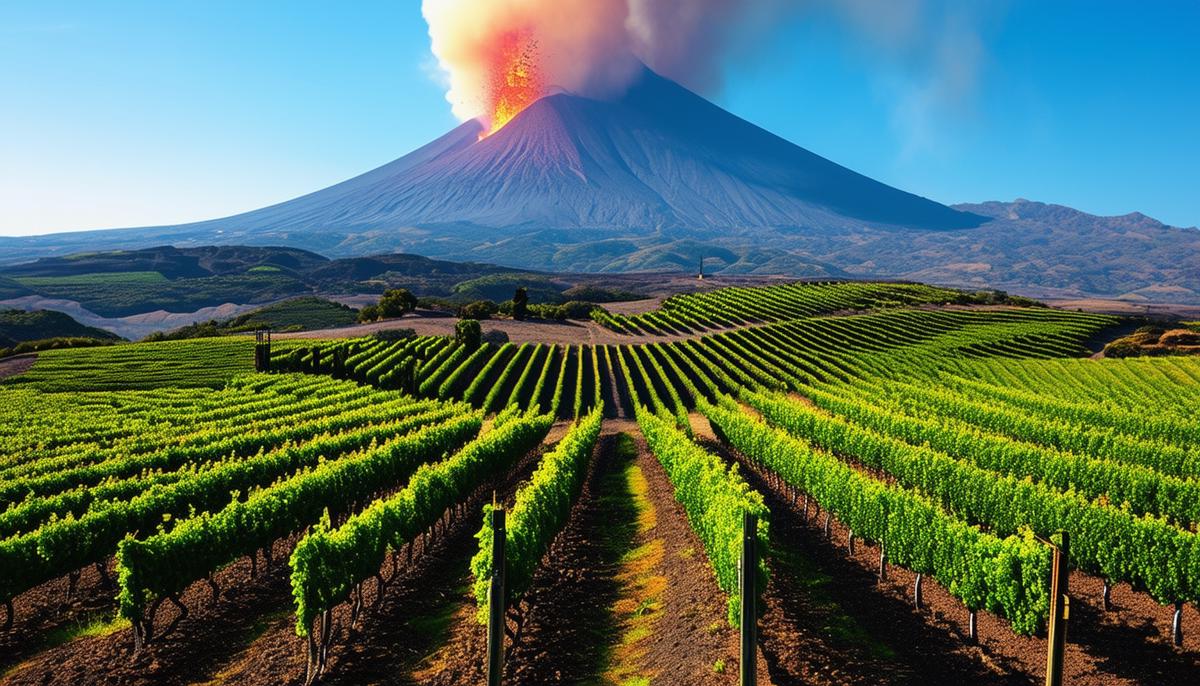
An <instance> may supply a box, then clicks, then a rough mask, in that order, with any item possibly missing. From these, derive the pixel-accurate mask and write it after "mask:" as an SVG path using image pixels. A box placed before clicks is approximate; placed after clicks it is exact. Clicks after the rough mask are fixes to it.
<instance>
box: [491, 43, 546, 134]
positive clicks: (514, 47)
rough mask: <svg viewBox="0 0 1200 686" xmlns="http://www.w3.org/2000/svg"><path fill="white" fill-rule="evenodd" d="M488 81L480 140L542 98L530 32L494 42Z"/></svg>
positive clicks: (540, 79)
mask: <svg viewBox="0 0 1200 686" xmlns="http://www.w3.org/2000/svg"><path fill="white" fill-rule="evenodd" d="M492 54H493V55H494V57H493V58H492V65H491V70H490V71H491V80H490V82H489V83H488V85H487V93H486V96H485V97H486V102H487V104H488V111H489V114H488V115H486V116H485V119H486V120H487V121H486V122H485V123H486V124H487V127H488V129H487V131H485V132H483V133H481V134H479V139H480V140H483V139H484V138H487V137H488V136H490V135H492V134H493V133H495V132H497V131H499V130H500V129H501V128H503V127H504V125H505V124H507V123H508V122H510V121H512V118H513V117H515V116H517V115H518V114H520V113H521V110H523V109H525V108H526V107H529V106H530V105H532V104H533V102H534V101H535V100H537V99H538V98H540V97H542V95H544V85H543V83H542V77H541V72H540V71H538V65H537V41H536V40H534V39H533V32H532V31H528V30H524V31H509V32H506V33H503V34H501V35H500V36H498V37H497V39H496V49H495V51H494V52H493V53H492Z"/></svg>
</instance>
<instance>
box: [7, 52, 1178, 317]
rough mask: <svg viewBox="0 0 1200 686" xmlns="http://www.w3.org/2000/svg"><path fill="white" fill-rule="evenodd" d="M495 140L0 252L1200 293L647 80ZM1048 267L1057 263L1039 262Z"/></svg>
mask: <svg viewBox="0 0 1200 686" xmlns="http://www.w3.org/2000/svg"><path fill="white" fill-rule="evenodd" d="M482 133H484V126H483V125H482V124H481V123H479V122H478V121H475V120H471V121H468V122H466V123H464V124H462V125H460V126H458V127H457V128H455V129H454V130H452V131H450V132H449V133H447V134H446V135H444V136H442V137H441V138H438V139H437V140H434V141H433V142H431V143H429V144H427V145H425V146H424V147H422V148H419V149H418V150H416V151H414V152H412V153H410V154H408V155H405V156H404V157H401V158H400V159H398V160H395V161H394V162H391V163H388V164H386V165H384V166H382V167H379V168H378V169H375V170H372V171H370V172H367V173H365V174H363V175H361V176H358V177H355V178H353V179H350V180H348V181H345V182H343V183H340V184H337V185H335V186H331V187H329V188H326V189H324V190H320V191H317V192H315V193H311V194H309V195H305V196H302V197H299V198H296V199H294V200H289V201H287V202H283V203H280V204H277V205H273V206H270V207H266V208H263V209H260V210H255V211H252V212H247V213H245V214H240V215H236V216H232V217H226V218H223V219H215V220H210V221H203V222H198V223H193V224H184V225H177V226H165V227H153V228H140V229H120V230H109V231H93V232H86V233H84V232H77V233H69V234H57V235H51V236H40V237H31V238H18V239H0V247H4V248H7V249H8V250H7V252H8V253H9V256H10V257H9V258H8V259H6V260H5V261H10V262H11V261H14V260H16V259H29V258H33V257H40V256H47V255H61V254H65V253H68V252H74V251H79V250H97V249H113V248H140V247H147V246H151V245H161V244H164V243H170V244H174V245H177V246H197V245H213V244H224V245H230V244H243V245H284V246H291V247H298V248H305V249H309V250H314V251H317V252H321V253H325V254H327V255H330V256H356V255H365V254H372V253H381V252H393V251H406V252H414V253H419V254H422V255H426V256H429V257H436V258H442V259H451V260H470V261H487V262H495V263H499V264H503V265H506V266H513V267H520V268H531V269H553V270H559V271H568V270H569V271H623V270H644V269H672V268H683V269H688V270H691V269H694V268H695V267H696V265H697V263H698V261H699V258H700V257H701V256H702V255H703V256H706V257H708V258H710V260H711V261H710V262H709V266H708V268H709V269H711V270H713V271H721V270H727V271H731V272H742V273H745V272H758V273H776V274H791V275H796V276H835V277H844V276H864V277H865V276H870V277H889V278H910V277H916V276H919V278H921V279H924V280H926V281H932V282H940V283H946V284H951V285H968V286H970V285H990V286H999V287H1006V288H1016V289H1024V290H1026V291H1029V290H1030V289H1031V288H1032V289H1034V290H1036V291H1038V292H1040V293H1045V292H1048V291H1053V292H1062V293H1088V294H1105V295H1120V294H1123V293H1125V292H1128V291H1132V290H1136V289H1138V288H1144V287H1148V286H1160V285H1162V284H1163V283H1164V281H1163V279H1164V278H1165V279H1166V280H1167V282H1168V283H1170V285H1172V286H1173V287H1175V286H1177V287H1179V288H1182V289H1183V291H1178V292H1179V293H1182V294H1183V295H1185V296H1186V295H1187V294H1188V293H1191V292H1194V291H1196V290H1198V289H1200V284H1194V283H1191V282H1192V281H1196V280H1197V279H1198V278H1200V277H1197V275H1195V274H1192V275H1190V276H1188V275H1186V274H1175V275H1174V276H1168V275H1166V274H1165V270H1167V269H1168V267H1167V266H1166V265H1164V264H1158V263H1157V262H1152V263H1146V262H1145V258H1146V257H1147V255H1146V252H1145V245H1144V243H1141V242H1139V241H1137V240H1131V237H1130V236H1129V235H1128V234H1130V233H1131V232H1136V233H1137V234H1138V235H1144V234H1145V232H1147V231H1150V232H1152V233H1156V234H1162V236H1161V237H1156V240H1155V245H1156V246H1161V247H1163V249H1164V251H1165V252H1164V253H1163V254H1164V258H1165V256H1166V255H1168V254H1172V253H1174V254H1178V253H1179V251H1183V252H1184V254H1187V253H1191V254H1193V255H1197V256H1200V233H1197V232H1195V231H1186V230H1177V229H1171V228H1170V227H1165V226H1162V225H1161V224H1158V223H1157V222H1153V221H1152V220H1149V223H1150V224H1151V226H1148V225H1147V218H1145V217H1141V216H1140V215H1139V216H1138V217H1137V218H1131V219H1130V221H1129V222H1124V221H1123V219H1124V218H1109V219H1106V218H1098V217H1091V216H1090V215H1084V214H1082V213H1075V215H1077V216H1073V218H1072V221H1071V222H1060V221H1055V222H1053V223H1049V222H1046V223H1043V222H1040V221H1038V220H1033V221H1030V216H1031V213H1030V212H1028V211H1027V210H1028V209H1029V208H1028V205H1029V204H1028V203H1027V204H1026V205H1024V206H1022V208H1023V209H1024V210H1026V211H1024V212H1018V211H1017V209H1016V208H1015V206H1014V208H1010V210H1007V211H1006V210H1004V209H1003V208H1001V209H1000V210H999V211H998V210H997V208H996V207H993V206H986V207H985V206H971V207H965V206H964V207H961V208H960V209H955V208H951V207H947V206H945V205H942V204H939V203H937V202H934V201H932V200H928V199H925V198H922V197H919V196H916V195H913V194H911V193H906V192H904V191H901V190H898V189H896V188H892V187H890V186H887V185H885V184H882V183H879V182H877V181H874V180H872V179H870V178H867V177H865V176H863V175H861V174H858V173H855V172H853V171H851V170H849V169H846V168H845V167H842V166H839V165H837V164H835V163H833V162H831V161H829V160H826V159H824V158H822V157H820V156H818V155H815V154H813V153H811V152H809V151H807V150H805V149H803V148H801V147H799V146H797V145H795V144H793V143H790V142H788V141H786V140H784V139H782V138H780V137H778V136H775V135H774V134H771V133H769V132H767V131H765V130H763V129H761V128H759V127H757V126H754V125H752V124H750V123H748V122H746V121H744V120H742V119H740V118H738V117H736V116H735V115H733V114H731V113H729V112H726V111H725V110H723V109H721V108H719V107H717V106H716V105H713V104H712V103H710V102H708V101H707V100H705V99H704V98H702V97H700V96H698V95H696V94H694V93H692V92H690V91H688V90H687V89H685V88H683V87H681V86H679V85H678V84H676V83H674V82H672V81H670V80H667V79H665V78H662V77H660V76H658V75H657V74H655V73H653V72H652V71H650V70H649V69H643V70H642V72H641V73H640V75H639V77H638V78H637V79H635V80H634V82H633V83H632V85H630V87H629V88H628V89H627V90H626V91H625V92H624V93H623V94H622V95H621V96H619V97H616V98H614V99H610V100H598V99H592V98H586V97H582V96H579V95H574V94H571V93H566V92H559V93H555V94H552V95H548V96H546V97H543V98H541V99H539V100H537V101H536V102H534V103H532V104H531V105H530V106H528V107H527V108H525V109H524V110H523V111H521V112H520V113H519V114H517V115H516V116H515V117H514V118H513V119H512V120H511V121H509V122H508V124H507V125H505V126H503V128H500V129H499V130H497V131H495V132H494V133H492V134H491V135H488V136H486V137H481V134H482ZM1063 209H1065V208H1063ZM967 210H973V211H967ZM976 212H978V213H976ZM1038 216H1053V217H1058V218H1059V219H1061V217H1062V215H1061V213H1038ZM1135 219H1136V221H1135ZM1093 220H1094V221H1093ZM1127 224H1128V226H1126V225H1127ZM1063 241H1070V242H1071V243H1072V247H1071V248H1070V249H1069V250H1064V249H1063V243H1062V242H1063ZM1080 243H1087V244H1088V245H1089V246H1094V247H1086V248H1084V247H1080V246H1079V245H1077V244H1080ZM1126 244H1127V245H1126ZM1097 256H1100V257H1098V258H1097ZM1043 258H1051V259H1053V260H1054V268H1053V269H1049V270H1047V269H1044V268H1038V267H1037V264H1038V263H1039V261H1041V260H1042V259H1043ZM1152 259H1153V258H1152ZM1173 259H1174V258H1173ZM1097 260H1098V261H1097ZM1185 281H1186V283H1184V282H1185ZM1188 297H1190V296H1188Z"/></svg>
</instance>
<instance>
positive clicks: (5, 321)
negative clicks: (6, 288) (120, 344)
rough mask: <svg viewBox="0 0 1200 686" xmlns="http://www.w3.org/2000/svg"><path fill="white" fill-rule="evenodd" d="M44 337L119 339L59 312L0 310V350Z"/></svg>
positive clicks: (108, 332)
mask: <svg viewBox="0 0 1200 686" xmlns="http://www.w3.org/2000/svg"><path fill="white" fill-rule="evenodd" d="M48 338H98V339H101V340H120V336H118V335H116V334H114V333H112V332H110V331H105V330H104V329H97V328H94V327H91V326H84V325H83V324H80V323H79V322H77V321H75V320H74V319H72V318H71V317H70V315H66V314H63V313H62V312H54V311H51V310H34V311H32V312H27V311H25V310H0V348H10V347H12V346H14V345H16V344H18V343H23V342H26V341H40V340H45V339H48Z"/></svg>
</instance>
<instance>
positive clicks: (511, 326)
mask: <svg viewBox="0 0 1200 686" xmlns="http://www.w3.org/2000/svg"><path fill="white" fill-rule="evenodd" d="M638 302H642V301H638ZM457 323H458V319H457V318H455V317H450V316H446V315H445V313H432V312H426V311H419V312H417V313H416V314H408V315H405V316H403V317H400V318H398V319H389V320H387V321H382V322H373V323H371V324H357V325H355V326H346V327H340V328H336V329H320V330H317V331H297V332H294V333H278V334H274V337H275V338H277V339H288V338H303V339H309V338H311V339H326V338H352V337H355V336H367V335H370V334H373V333H376V332H378V331H389V330H393V329H412V330H413V331H415V332H417V334H418V335H422V336H453V335H454V325H455V324H457ZM479 324H480V326H481V327H482V329H483V333H484V334H488V333H490V332H493V331H501V332H503V333H504V334H505V335H507V336H508V339H509V340H510V341H512V342H513V343H557V344H559V345H576V344H591V345H617V344H622V343H626V344H632V343H669V342H671V341H677V340H680V339H682V338H688V337H694V336H696V335H697V334H687V335H685V334H670V335H662V334H642V335H637V336H633V335H630V334H622V333H617V332H616V331H612V330H611V329H606V328H604V327H603V326H600V325H599V324H597V323H596V322H592V321H582V320H568V321H563V322H559V321H550V320H525V321H516V320H513V319H485V320H483V321H481V322H479ZM723 330H724V329H717V328H713V329H708V330H706V331H704V332H703V333H715V332H717V331H723Z"/></svg>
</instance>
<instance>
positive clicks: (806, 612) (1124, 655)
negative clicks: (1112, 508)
mask: <svg viewBox="0 0 1200 686" xmlns="http://www.w3.org/2000/svg"><path fill="white" fill-rule="evenodd" d="M693 426H694V427H696V429H697V437H698V438H699V439H700V440H701V441H702V442H703V443H704V444H705V446H706V447H707V448H709V449H710V450H713V451H714V452H717V453H719V454H722V455H725V456H726V457H727V458H728V459H730V460H734V461H737V462H738V463H739V464H740V467H741V470H742V473H743V474H745V475H746V477H747V480H748V481H749V482H750V484H751V485H752V486H753V487H754V488H756V489H757V490H759V491H760V492H762V493H763V494H764V496H765V497H766V500H767V505H768V506H769V507H770V509H771V528H772V539H773V540H772V544H773V548H774V549H773V551H772V557H771V562H770V564H771V572H772V578H771V583H770V585H769V587H768V590H767V597H766V602H767V614H766V617H765V618H764V620H763V626H762V630H761V633H762V649H763V653H764V654H765V655H766V656H767V659H768V663H769V665H770V669H771V676H772V678H773V679H774V680H775V681H776V683H778V684H799V683H805V684H807V683H831V684H832V683H836V684H844V683H863V684H868V683H870V684H874V683H889V684H890V683H896V684H909V683H911V684H930V683H933V684H942V683H947V684H951V683H954V684H957V683H970V684H1040V683H1042V682H1043V679H1044V674H1045V669H1046V640H1045V637H1044V636H1043V637H1022V636H1017V635H1016V634H1014V633H1013V632H1012V630H1011V629H1010V628H1009V626H1008V624H1007V622H1005V621H1004V620H1003V619H1001V618H999V617H997V616H995V615H992V614H990V613H987V612H980V613H979V614H978V631H979V638H980V640H979V643H978V644H977V645H971V644H969V643H968V640H967V639H968V636H967V619H968V612H967V610H966V608H965V607H964V606H963V605H962V604H961V602H959V601H958V600H957V599H955V598H954V597H953V596H951V595H950V594H949V593H948V592H946V590H945V589H944V588H942V587H941V586H940V585H938V584H937V583H936V582H934V581H933V580H931V579H926V580H925V583H924V587H923V596H924V604H925V609H924V610H922V611H918V610H916V609H915V607H914V606H913V603H912V588H913V582H914V580H915V575H914V574H912V573H911V572H909V571H908V570H906V569H902V568H899V567H896V566H888V568H887V579H886V580H884V581H880V580H879V578H878V568H879V567H878V566H879V548H878V546H874V545H865V544H863V543H862V542H861V541H859V543H858V545H856V551H855V554H854V555H850V554H849V551H848V549H847V537H848V535H849V531H848V530H847V529H846V528H845V527H843V526H842V525H841V523H840V522H837V520H836V519H835V520H834V521H833V524H832V526H831V536H830V538H829V539H826V538H825V537H824V535H823V532H822V526H821V525H822V524H823V522H824V520H823V514H822V518H821V520H820V521H818V519H817V517H816V511H815V508H812V509H810V514H809V517H808V519H807V520H806V519H805V518H804V516H803V512H802V505H803V499H802V498H801V499H800V501H799V502H795V503H794V502H793V500H792V498H791V497H790V496H789V495H787V494H786V493H784V492H783V491H782V490H781V489H780V488H778V487H776V486H774V485H773V484H772V483H769V482H768V481H767V480H764V479H763V478H762V475H760V474H758V473H756V472H755V471H754V470H753V468H752V467H751V465H750V464H749V463H748V462H746V461H745V460H744V459H743V458H741V456H739V455H738V454H737V453H736V451H733V450H732V449H730V448H728V447H727V446H725V445H723V444H721V443H720V442H718V441H717V439H716V438H715V436H714V435H713V434H712V431H711V427H709V426H708V423H707V421H706V420H703V419H702V418H700V419H698V420H696V419H694V420H693ZM1070 587H1071V617H1070V625H1069V629H1068V636H1067V647H1066V658H1065V672H1064V680H1065V683H1068V684H1072V685H1073V686H1093V685H1094V686H1100V685H1104V686H1111V685H1113V684H1172V683H1178V684H1183V683H1195V681H1196V679H1197V675H1198V674H1200V638H1197V637H1196V636H1194V635H1188V634H1186V632H1185V642H1184V646H1183V648H1179V649H1177V648H1175V647H1173V646H1172V645H1171V634H1170V623H1171V618H1172V612H1173V608H1167V607H1163V606H1162V605H1158V604H1157V603H1155V602H1154V601H1153V600H1152V599H1150V597H1149V596H1147V595H1145V594H1144V593H1136V592H1134V591H1133V590H1132V589H1130V588H1129V587H1128V585H1125V584H1120V585H1117V586H1115V587H1114V589H1113V592H1112V603H1113V609H1112V610H1111V611H1109V612H1105V611H1104V610H1103V608H1102V605H1101V602H1100V593H1101V588H1102V583H1101V581H1100V580H1099V579H1096V578H1094V577H1091V576H1088V575H1086V574H1083V573H1081V572H1078V571H1073V572H1071V575H1070ZM1198 622H1200V612H1198V611H1197V610H1196V609H1195V608H1194V607H1191V606H1185V609H1184V613H1183V624H1184V627H1185V628H1186V627H1189V626H1190V627H1194V626H1197V623H1198Z"/></svg>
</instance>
